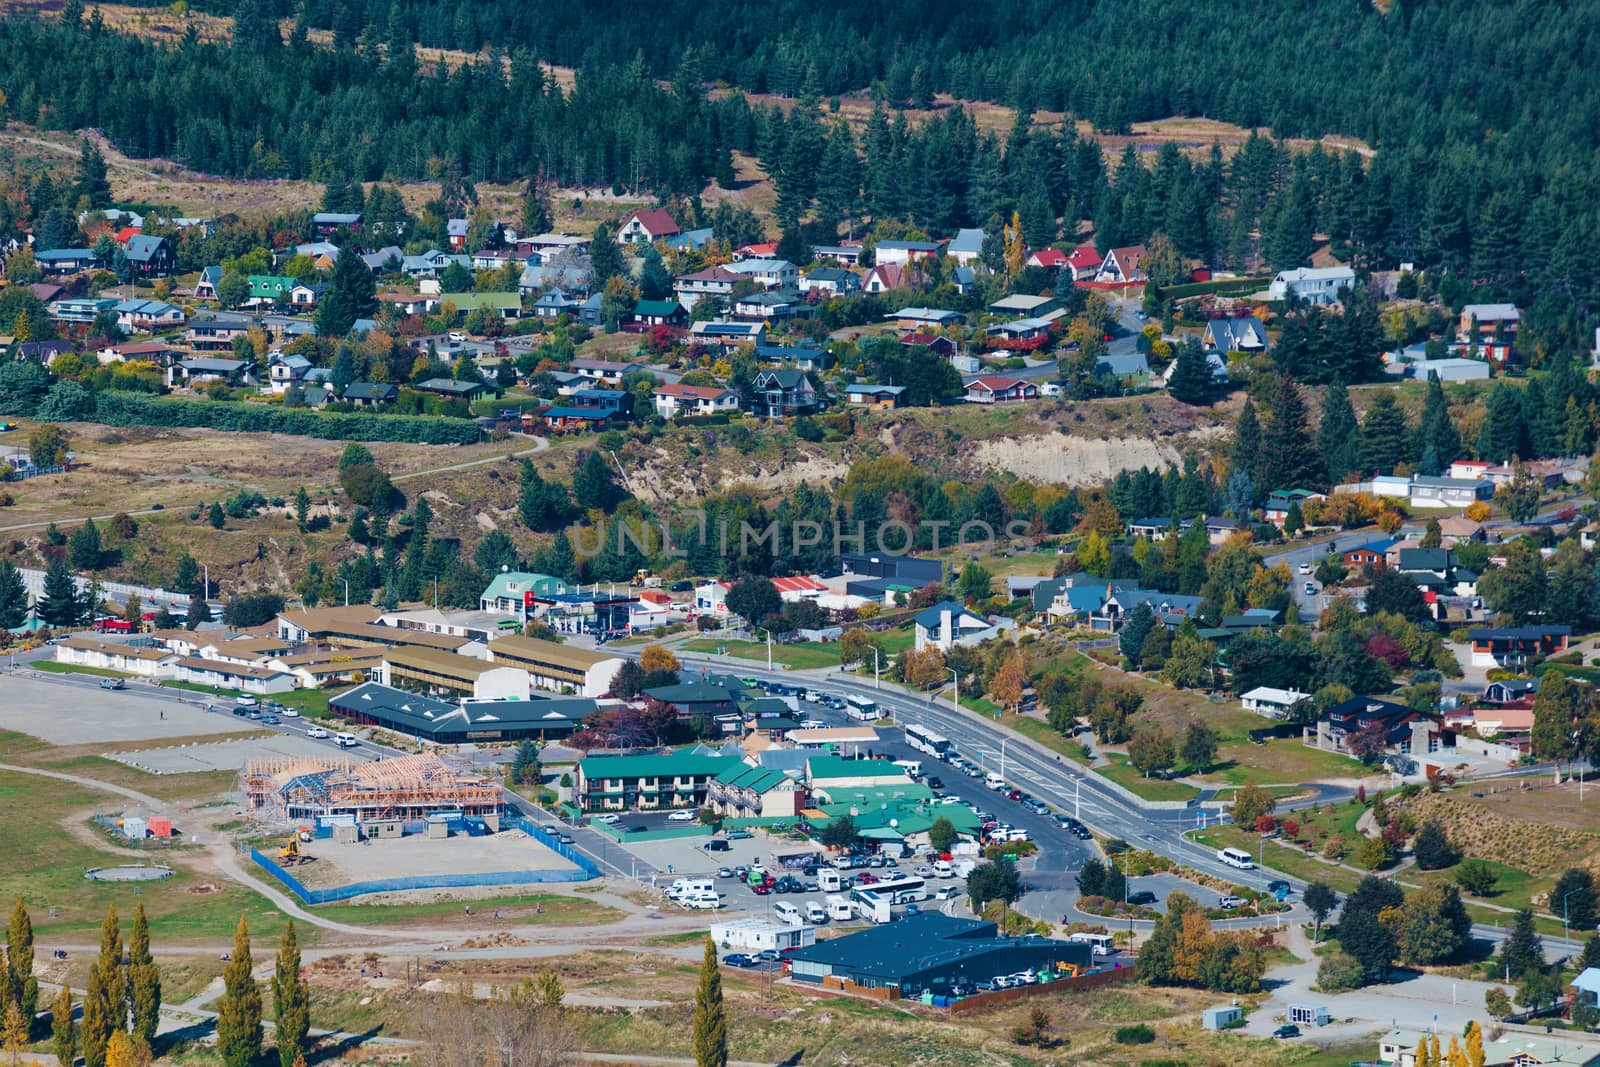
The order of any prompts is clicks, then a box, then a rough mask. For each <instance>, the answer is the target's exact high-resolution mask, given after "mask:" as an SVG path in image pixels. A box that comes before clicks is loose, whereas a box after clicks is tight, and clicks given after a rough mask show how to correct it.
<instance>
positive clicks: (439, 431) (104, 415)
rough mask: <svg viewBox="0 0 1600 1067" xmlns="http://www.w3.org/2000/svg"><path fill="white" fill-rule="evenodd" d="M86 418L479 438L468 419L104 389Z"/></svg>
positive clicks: (385, 436)
mask: <svg viewBox="0 0 1600 1067" xmlns="http://www.w3.org/2000/svg"><path fill="white" fill-rule="evenodd" d="M85 417H87V418H91V419H92V420H93V421H95V422H100V423H104V424H105V425H107V426H174V427H201V428H205V429H212V430H231V431H233V432H236V433H284V434H294V435H296V436H300V437H317V438H321V439H323V440H328V441H403V442H408V443H414V444H429V445H470V444H476V443H477V441H478V438H479V432H478V424H477V423H476V422H475V421H473V420H472V419H458V418H439V417H435V418H425V417H421V416H414V415H376V414H371V413H368V412H362V413H360V414H349V415H341V414H323V413H319V412H315V411H311V410H309V409H306V408H293V409H288V410H285V409H284V408H281V407H278V406H270V407H269V406H266V405H261V404H229V403H199V402H196V401H192V400H179V399H175V398H172V397H153V396H150V395H148V394H144V393H128V392H104V393H100V394H99V395H98V396H97V397H96V398H95V405H94V412H93V414H92V415H86V416H85Z"/></svg>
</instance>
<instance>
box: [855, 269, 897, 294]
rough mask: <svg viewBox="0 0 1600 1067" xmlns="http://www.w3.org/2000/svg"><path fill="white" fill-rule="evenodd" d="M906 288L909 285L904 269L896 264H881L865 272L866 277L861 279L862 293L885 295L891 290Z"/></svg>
mask: <svg viewBox="0 0 1600 1067" xmlns="http://www.w3.org/2000/svg"><path fill="white" fill-rule="evenodd" d="M906 288H909V283H908V282H907V280H906V272H905V268H903V267H901V266H900V265H899V264H898V263H881V264H879V265H877V266H875V267H873V268H872V269H871V270H869V271H867V276H866V277H865V278H863V279H861V291H862V292H863V293H887V292H889V291H890V290H891V289H906Z"/></svg>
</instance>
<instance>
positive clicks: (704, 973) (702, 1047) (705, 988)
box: [694, 937, 728, 1067]
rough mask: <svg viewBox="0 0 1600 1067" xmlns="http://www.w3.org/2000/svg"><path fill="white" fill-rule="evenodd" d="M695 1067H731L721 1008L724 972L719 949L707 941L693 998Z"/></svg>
mask: <svg viewBox="0 0 1600 1067" xmlns="http://www.w3.org/2000/svg"><path fill="white" fill-rule="evenodd" d="M694 1062H695V1067H728V1018H727V1015H726V1013H725V1012H724V1010H723V1007H722V972H721V970H720V969H718V967H717V946H716V945H714V944H713V943H712V941H711V939H710V938H709V937H708V938H706V952H705V958H704V960H703V961H702V962H701V964H700V985H699V987H698V988H697V989H696V990H695V994H694Z"/></svg>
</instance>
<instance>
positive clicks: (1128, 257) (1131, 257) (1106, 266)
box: [1094, 245, 1147, 285]
mask: <svg viewBox="0 0 1600 1067" xmlns="http://www.w3.org/2000/svg"><path fill="white" fill-rule="evenodd" d="M1144 256H1145V248H1144V245H1127V246H1126V247H1123V248H1113V249H1112V250H1111V251H1109V252H1107V253H1106V255H1105V258H1104V259H1103V260H1101V261H1100V269H1099V270H1097V271H1096V272H1095V275H1094V280H1095V281H1097V282H1102V283H1106V284H1114V285H1134V284H1136V283H1138V282H1143V281H1146V280H1147V278H1146V276H1145V273H1144V271H1143V270H1141V269H1140V265H1141V264H1142V263H1143V262H1144Z"/></svg>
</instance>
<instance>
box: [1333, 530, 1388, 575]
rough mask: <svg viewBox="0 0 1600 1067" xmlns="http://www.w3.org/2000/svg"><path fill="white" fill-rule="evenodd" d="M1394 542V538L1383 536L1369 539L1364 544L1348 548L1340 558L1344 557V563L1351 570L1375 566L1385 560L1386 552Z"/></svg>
mask: <svg viewBox="0 0 1600 1067" xmlns="http://www.w3.org/2000/svg"><path fill="white" fill-rule="evenodd" d="M1392 544H1394V538H1392V537H1381V538H1379V539H1377V540H1375V541H1368V542H1367V543H1366V544H1364V545H1357V546H1356V547H1355V548H1350V549H1346V550H1345V551H1344V553H1343V554H1342V555H1341V556H1340V559H1342V560H1343V561H1344V565H1345V566H1346V567H1348V568H1350V569H1351V570H1359V569H1360V568H1362V567H1373V566H1376V565H1377V564H1379V563H1383V562H1385V560H1384V554H1385V553H1386V552H1388V551H1389V546H1390V545H1392Z"/></svg>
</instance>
